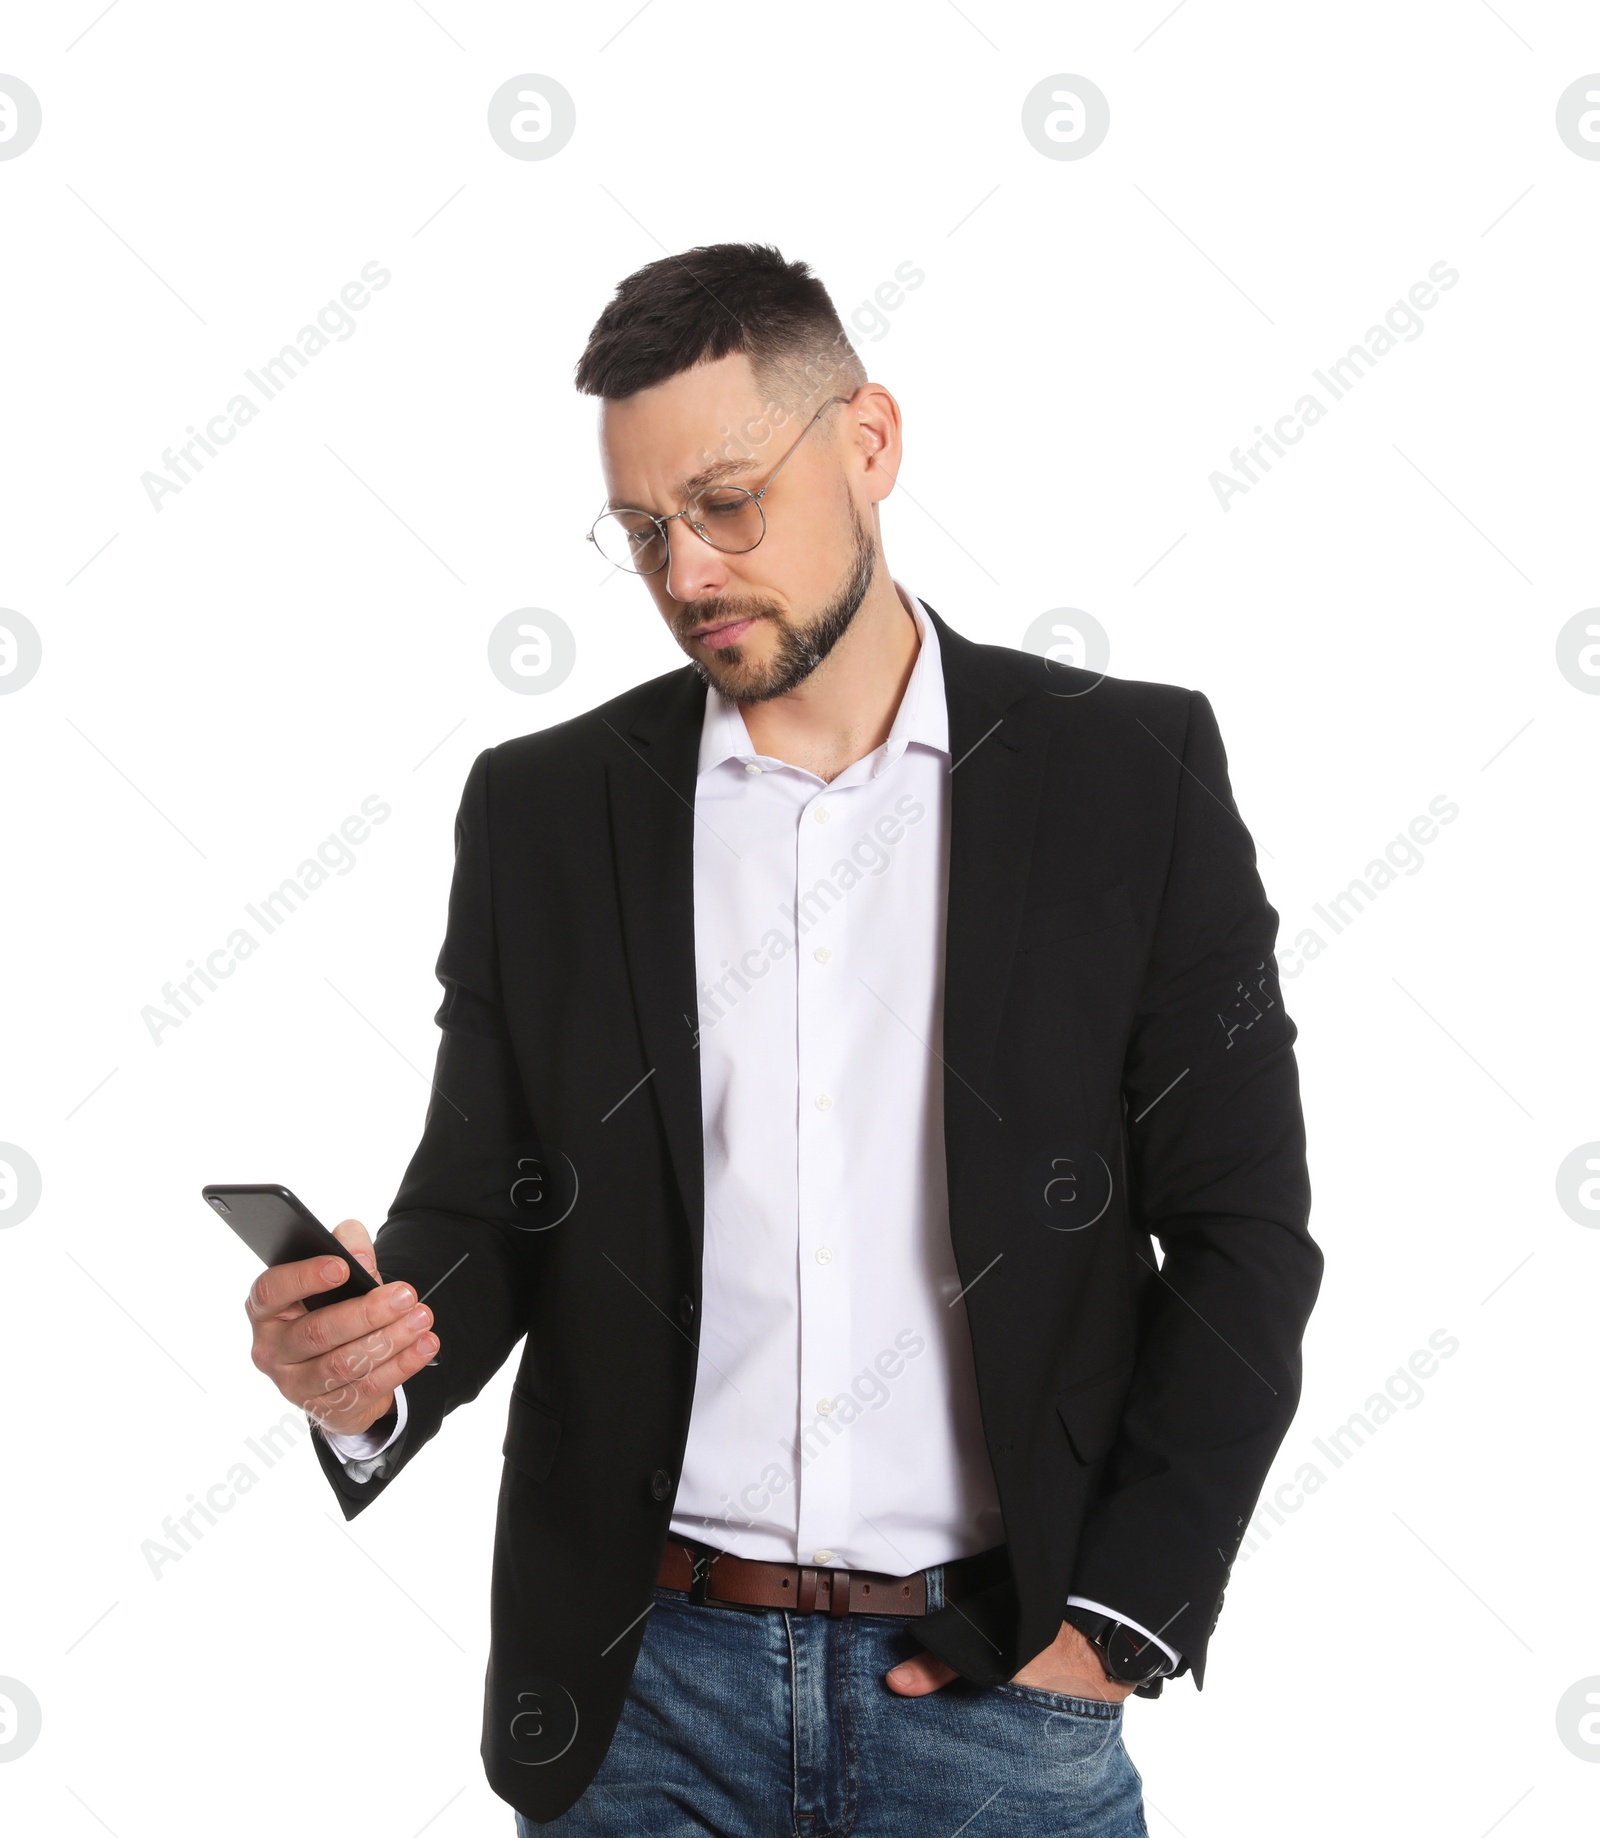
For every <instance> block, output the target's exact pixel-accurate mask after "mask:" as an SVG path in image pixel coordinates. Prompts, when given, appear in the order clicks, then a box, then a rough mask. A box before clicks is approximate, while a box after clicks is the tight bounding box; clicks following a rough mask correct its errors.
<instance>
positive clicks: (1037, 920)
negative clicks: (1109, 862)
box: [1017, 881, 1133, 952]
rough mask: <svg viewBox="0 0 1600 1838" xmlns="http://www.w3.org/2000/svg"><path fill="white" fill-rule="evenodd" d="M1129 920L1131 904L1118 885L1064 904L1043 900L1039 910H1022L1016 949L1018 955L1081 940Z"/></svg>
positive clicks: (1082, 894)
mask: <svg viewBox="0 0 1600 1838" xmlns="http://www.w3.org/2000/svg"><path fill="white" fill-rule="evenodd" d="M1132 919H1133V903H1132V901H1130V900H1129V898H1128V890H1127V888H1126V887H1125V886H1124V885H1123V884H1122V883H1121V882H1120V881H1119V882H1118V883H1117V884H1116V886H1114V887H1102V888H1098V889H1096V890H1093V891H1090V892H1084V893H1077V894H1073V895H1071V896H1070V897H1069V898H1067V899H1064V900H1046V901H1045V903H1044V904H1043V905H1042V906H1033V907H1028V908H1026V909H1025V910H1024V912H1023V915H1022V925H1021V927H1020V929H1019V930H1018V932H1017V949H1018V951H1019V952H1020V951H1038V950H1043V949H1044V948H1045V947H1046V946H1048V945H1054V944H1060V943H1061V942H1062V941H1063V940H1064V939H1068V938H1081V937H1082V936H1083V934H1084V933H1085V932H1099V931H1103V930H1105V928H1106V927H1108V926H1113V925H1126V924H1129V923H1131V921H1132Z"/></svg>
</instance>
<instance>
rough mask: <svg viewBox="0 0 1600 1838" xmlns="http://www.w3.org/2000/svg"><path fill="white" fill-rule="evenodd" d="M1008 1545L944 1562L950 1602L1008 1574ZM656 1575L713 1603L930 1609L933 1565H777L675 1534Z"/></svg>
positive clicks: (805, 1610)
mask: <svg viewBox="0 0 1600 1838" xmlns="http://www.w3.org/2000/svg"><path fill="white" fill-rule="evenodd" d="M1009 1568H1010V1566H1009V1563H1008V1560H1007V1558H1006V1548H1005V1546H1004V1545H1000V1544H997V1545H994V1546H993V1547H992V1548H991V1549H989V1550H987V1551H976V1552H974V1553H973V1554H972V1556H970V1557H957V1558H954V1559H952V1561H951V1562H949V1563H947V1564H946V1565H945V1566H944V1593H945V1599H946V1600H947V1601H955V1600H956V1599H957V1598H958V1597H961V1596H967V1595H971V1594H972V1593H973V1592H974V1591H975V1590H978V1589H983V1588H986V1587H987V1586H988V1585H989V1584H990V1583H993V1582H998V1581H999V1580H1000V1579H1001V1578H1002V1577H1003V1576H1005V1575H1007V1574H1008V1571H1009ZM656 1582H657V1583H658V1584H659V1585H660V1587H661V1588H663V1589H686V1590H687V1591H688V1592H689V1598H690V1600H691V1601H694V1602H701V1603H705V1604H707V1605H708V1606H710V1607H712V1608H722V1607H728V1608H786V1609H788V1610H789V1611H790V1612H791V1613H794V1614H802V1615H806V1614H828V1615H834V1616H837V1615H925V1614H926V1613H927V1612H928V1578H927V1572H926V1571H923V1570H914V1571H912V1573H911V1574H910V1575H909V1576H884V1575H881V1574H880V1573H879V1572H878V1571H876V1570H842V1569H826V1570H825V1569H822V1568H820V1567H818V1566H815V1565H811V1564H775V1563H767V1562H765V1561H764V1560H762V1559H759V1558H754V1557H735V1556H734V1555H733V1553H732V1552H731V1551H715V1550H713V1549H712V1548H711V1547H710V1546H709V1545H700V1546H692V1545H690V1544H688V1543H686V1542H684V1541H683V1540H681V1539H679V1538H677V1537H675V1536H674V1537H669V1538H668V1540H667V1543H666V1548H665V1549H664V1550H663V1551H662V1553H661V1568H660V1571H659V1572H658V1574H657V1576H656Z"/></svg>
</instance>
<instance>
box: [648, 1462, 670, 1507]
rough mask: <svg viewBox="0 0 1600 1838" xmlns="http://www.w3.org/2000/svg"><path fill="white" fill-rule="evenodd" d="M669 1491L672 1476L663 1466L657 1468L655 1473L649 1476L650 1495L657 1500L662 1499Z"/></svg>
mask: <svg viewBox="0 0 1600 1838" xmlns="http://www.w3.org/2000/svg"><path fill="white" fill-rule="evenodd" d="M671 1492H672V1476H671V1475H670V1474H668V1473H667V1471H666V1469H665V1468H657V1469H656V1471H655V1473H654V1474H652V1475H651V1476H650V1493H651V1497H652V1498H654V1499H657V1500H664V1499H665V1498H666V1497H667V1495H668V1494H669V1493H671Z"/></svg>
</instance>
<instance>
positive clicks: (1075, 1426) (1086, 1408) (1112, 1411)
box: [1056, 1359, 1133, 1465]
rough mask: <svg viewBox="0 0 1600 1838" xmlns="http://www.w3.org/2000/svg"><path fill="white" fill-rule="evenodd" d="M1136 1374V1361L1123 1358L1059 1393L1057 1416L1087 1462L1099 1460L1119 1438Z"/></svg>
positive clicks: (1072, 1442)
mask: <svg viewBox="0 0 1600 1838" xmlns="http://www.w3.org/2000/svg"><path fill="white" fill-rule="evenodd" d="M1132 1376H1133V1361H1132V1360H1131V1359H1125V1360H1119V1361H1118V1363H1117V1364H1116V1365H1114V1366H1108V1367H1107V1368H1106V1370H1105V1371H1103V1372H1096V1373H1095V1374H1094V1375H1093V1376H1092V1377H1090V1378H1086V1379H1079V1380H1078V1382H1077V1383H1076V1384H1075V1385H1067V1386H1065V1387H1064V1388H1063V1389H1062V1390H1060V1391H1058V1392H1057V1393H1056V1415H1057V1416H1058V1417H1060V1419H1061V1422H1062V1425H1063V1427H1064V1428H1065V1430H1066V1432H1067V1440H1068V1441H1069V1442H1070V1443H1071V1444H1072V1449H1073V1453H1074V1454H1075V1455H1076V1456H1077V1458H1078V1460H1079V1461H1081V1462H1083V1463H1084V1464H1085V1465H1087V1464H1088V1463H1089V1462H1092V1461H1099V1459H1100V1458H1101V1456H1102V1455H1104V1454H1105V1453H1106V1451H1107V1450H1108V1449H1109V1448H1110V1447H1111V1445H1112V1443H1114V1442H1115V1441H1116V1439H1117V1427H1118V1425H1119V1424H1120V1423H1121V1422H1122V1406H1123V1404H1124V1402H1125V1401H1126V1399H1127V1395H1128V1381H1129V1380H1130V1379H1131V1378H1132Z"/></svg>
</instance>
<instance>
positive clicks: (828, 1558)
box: [811, 1551, 833, 1564]
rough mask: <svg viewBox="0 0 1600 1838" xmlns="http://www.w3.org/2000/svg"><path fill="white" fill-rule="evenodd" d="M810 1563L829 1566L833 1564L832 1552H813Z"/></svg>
mask: <svg viewBox="0 0 1600 1838" xmlns="http://www.w3.org/2000/svg"><path fill="white" fill-rule="evenodd" d="M811 1561H812V1563H814V1564H831V1563H832V1562H833V1553H832V1551H813V1552H812V1553H811Z"/></svg>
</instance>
